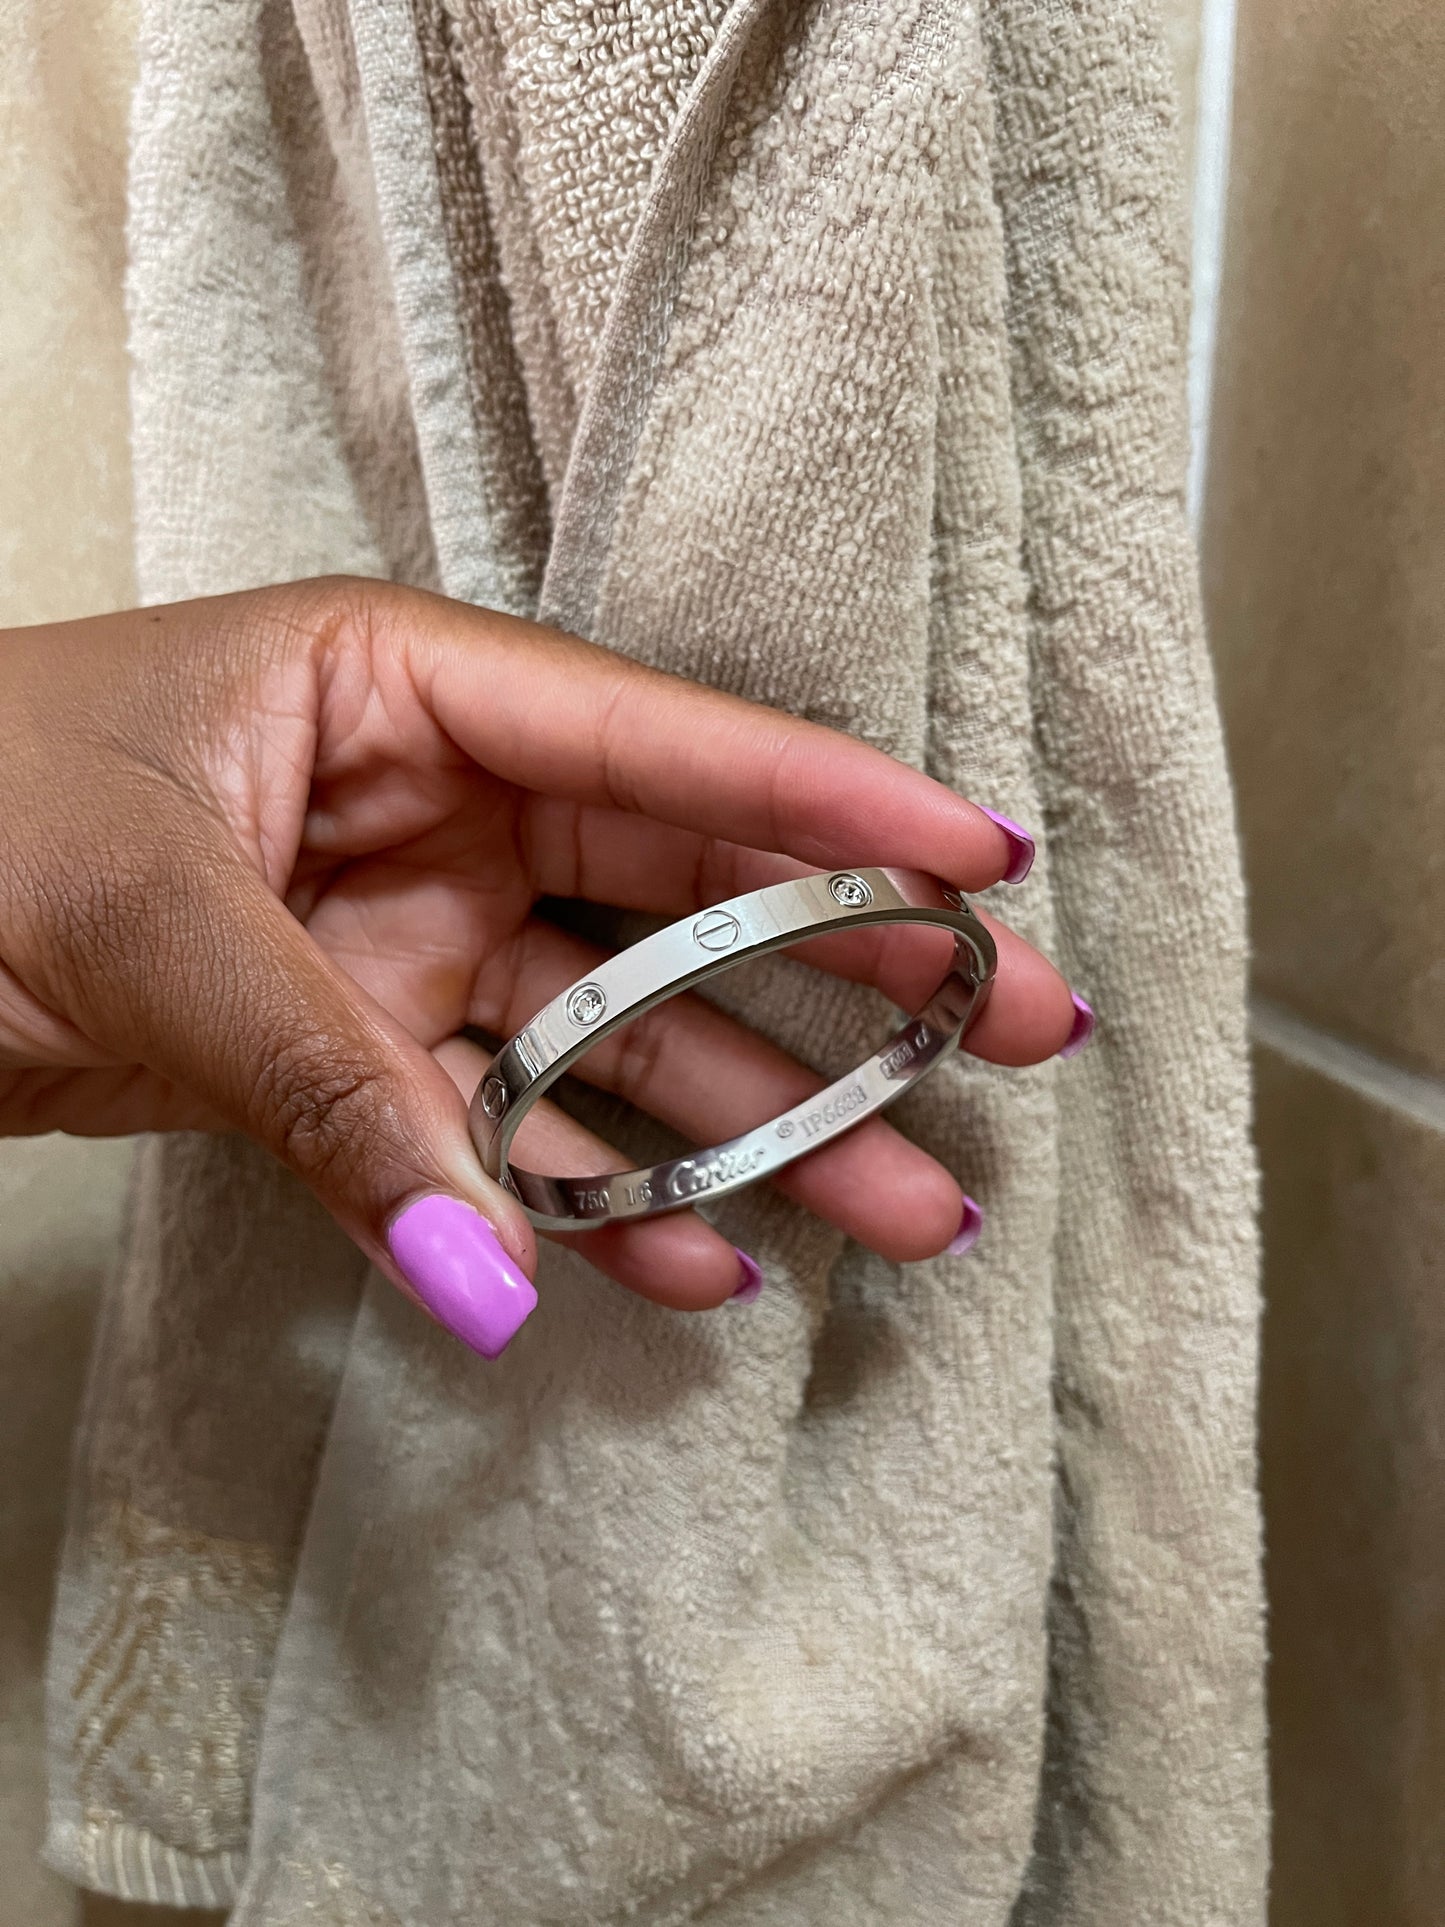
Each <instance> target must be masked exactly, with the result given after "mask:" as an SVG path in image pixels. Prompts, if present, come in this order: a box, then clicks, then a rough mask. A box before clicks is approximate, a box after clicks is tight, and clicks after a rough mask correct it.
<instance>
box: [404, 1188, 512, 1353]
mask: <svg viewBox="0 0 1445 1927" xmlns="http://www.w3.org/2000/svg"><path fill="white" fill-rule="evenodd" d="M386 1242H387V1244H388V1246H389V1247H390V1249H391V1255H392V1257H393V1258H394V1259H395V1260H396V1264H397V1269H398V1270H399V1271H400V1272H401V1274H402V1276H403V1277H404V1278H405V1279H406V1281H407V1283H408V1284H409V1285H410V1286H411V1288H412V1290H413V1291H414V1292H415V1293H416V1295H417V1297H418V1298H420V1300H421V1301H422V1303H423V1304H424V1305H425V1306H426V1308H427V1310H428V1311H429V1312H431V1313H432V1315H433V1316H434V1317H435V1318H437V1319H439V1320H440V1321H441V1323H442V1324H443V1325H445V1326H446V1328H447V1330H448V1331H449V1332H452V1333H454V1334H455V1335H456V1336H457V1337H458V1338H460V1340H461V1341H462V1343H463V1344H464V1345H470V1346H471V1348H472V1350H473V1351H474V1352H480V1353H481V1355H482V1357H483V1358H496V1357H498V1356H499V1355H500V1354H501V1353H502V1352H504V1351H505V1350H506V1349H507V1346H508V1345H509V1344H510V1343H511V1341H512V1340H513V1339H514V1338H515V1337H516V1335H517V1333H518V1332H519V1331H520V1330H521V1328H522V1326H523V1325H524V1324H525V1323H526V1321H527V1319H528V1318H529V1317H530V1315H531V1313H532V1312H533V1311H534V1310H535V1308H536V1304H537V1293H536V1290H535V1289H534V1287H533V1285H532V1281H531V1279H530V1278H528V1276H527V1274H526V1272H524V1271H523V1270H522V1268H521V1266H520V1265H519V1264H518V1263H517V1261H516V1260H515V1259H514V1258H512V1257H511V1256H510V1255H509V1254H508V1253H507V1252H506V1251H505V1250H504V1249H503V1246H502V1242H501V1240H500V1239H499V1238H498V1236H497V1234H496V1232H495V1231H494V1230H493V1229H492V1227H491V1226H490V1225H489V1224H488V1223H487V1221H486V1219H485V1218H484V1217H483V1216H482V1214H481V1212H480V1211H475V1210H473V1208H472V1207H471V1205H469V1204H463V1202H462V1200H461V1199H460V1198H451V1197H447V1196H446V1194H445V1193H444V1192H440V1191H433V1192H432V1193H431V1194H430V1195H429V1196H427V1197H424V1198H418V1199H417V1200H416V1202H415V1203H414V1204H409V1205H407V1207H406V1209H405V1210H404V1211H402V1212H400V1213H399V1214H398V1215H397V1216H396V1217H395V1218H393V1219H392V1222H391V1228H390V1230H389V1231H388V1232H387V1234H386Z"/></svg>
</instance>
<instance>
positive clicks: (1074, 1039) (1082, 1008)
mask: <svg viewBox="0 0 1445 1927" xmlns="http://www.w3.org/2000/svg"><path fill="white" fill-rule="evenodd" d="M1094 1023H1095V1018H1094V1013H1093V1011H1092V1010H1091V1009H1090V1008H1089V1006H1088V1005H1087V1004H1086V1003H1085V1002H1084V1000H1083V998H1082V997H1081V996H1080V995H1079V993H1078V992H1077V991H1075V992H1074V1028H1073V1029H1072V1030H1071V1031H1070V1032H1069V1034H1068V1037H1067V1038H1066V1039H1065V1041H1064V1045H1063V1048H1062V1049H1061V1050H1060V1052H1059V1056H1060V1057H1077V1056H1078V1054H1079V1052H1080V1051H1081V1050H1084V1049H1085V1048H1086V1047H1087V1045H1088V1042H1089V1039H1090V1038H1091V1037H1092V1036H1093V1034H1094Z"/></svg>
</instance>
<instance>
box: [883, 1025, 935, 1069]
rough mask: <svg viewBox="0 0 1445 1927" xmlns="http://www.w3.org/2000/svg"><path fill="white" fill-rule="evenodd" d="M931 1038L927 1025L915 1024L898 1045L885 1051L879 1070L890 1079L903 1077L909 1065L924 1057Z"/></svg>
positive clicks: (900, 1039) (899, 1040)
mask: <svg viewBox="0 0 1445 1927" xmlns="http://www.w3.org/2000/svg"><path fill="white" fill-rule="evenodd" d="M931 1036H932V1032H931V1031H930V1030H929V1027H928V1025H927V1024H922V1023H919V1024H915V1025H914V1026H913V1028H912V1029H911V1030H908V1031H905V1032H904V1034H903V1035H902V1036H901V1037H900V1038H899V1039H898V1041H897V1043H896V1044H894V1045H892V1046H891V1047H890V1048H889V1049H888V1050H886V1051H884V1053H883V1055H882V1056H881V1057H880V1058H879V1059H878V1068H879V1070H880V1071H882V1073H883V1075H884V1076H885V1077H888V1078H894V1077H901V1076H902V1075H903V1073H904V1072H905V1071H906V1070H907V1069H908V1067H909V1065H910V1064H914V1063H916V1062H917V1061H918V1059H919V1058H920V1057H921V1056H922V1055H923V1052H924V1050H925V1049H926V1048H927V1046H928V1042H929V1039H930V1037H931Z"/></svg>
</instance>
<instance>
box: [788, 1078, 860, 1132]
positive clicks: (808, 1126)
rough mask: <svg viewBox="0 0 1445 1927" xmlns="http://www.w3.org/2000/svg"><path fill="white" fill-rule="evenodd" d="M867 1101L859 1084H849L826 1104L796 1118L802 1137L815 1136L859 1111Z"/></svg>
mask: <svg viewBox="0 0 1445 1927" xmlns="http://www.w3.org/2000/svg"><path fill="white" fill-rule="evenodd" d="M867 1102H868V1093H867V1091H865V1090H864V1088H863V1086H862V1085H861V1084H850V1085H849V1086H848V1088H847V1090H846V1091H842V1092H840V1093H839V1095H838V1096H837V1097H835V1098H833V1099H832V1100H831V1102H829V1103H827V1104H820V1105H819V1106H818V1108H817V1109H816V1110H815V1111H807V1112H805V1113H804V1115H803V1116H802V1117H800V1118H799V1119H798V1123H799V1125H800V1126H801V1127H802V1132H803V1136H804V1137H817V1136H818V1135H819V1134H820V1133H821V1132H823V1131H826V1130H828V1129H829V1128H830V1127H831V1126H833V1125H835V1124H840V1123H841V1122H842V1120H843V1119H844V1118H845V1117H851V1116H852V1115H853V1113H854V1112H855V1111H861V1110H862V1109H863V1108H864V1106H865V1105H866V1104H867Z"/></svg>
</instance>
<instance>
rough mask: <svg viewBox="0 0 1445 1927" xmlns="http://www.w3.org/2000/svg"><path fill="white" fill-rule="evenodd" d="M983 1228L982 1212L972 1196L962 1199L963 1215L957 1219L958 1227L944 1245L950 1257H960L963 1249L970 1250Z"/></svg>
mask: <svg viewBox="0 0 1445 1927" xmlns="http://www.w3.org/2000/svg"><path fill="white" fill-rule="evenodd" d="M982 1230H983V1212H982V1211H981V1210H980V1209H979V1207H978V1205H976V1204H975V1203H974V1201H973V1199H972V1198H968V1197H966V1198H965V1199H964V1201H963V1216H962V1217H961V1218H960V1219H959V1221H958V1229H957V1231H955V1232H954V1234H953V1237H952V1239H951V1240H950V1242H949V1243H948V1244H946V1245H945V1246H944V1250H945V1251H946V1252H947V1253H948V1255H949V1257H950V1258H961V1257H962V1256H963V1254H964V1252H965V1251H972V1250H973V1248H974V1246H975V1245H976V1244H977V1243H978V1234H979V1233H980V1232H981V1231H982Z"/></svg>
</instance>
